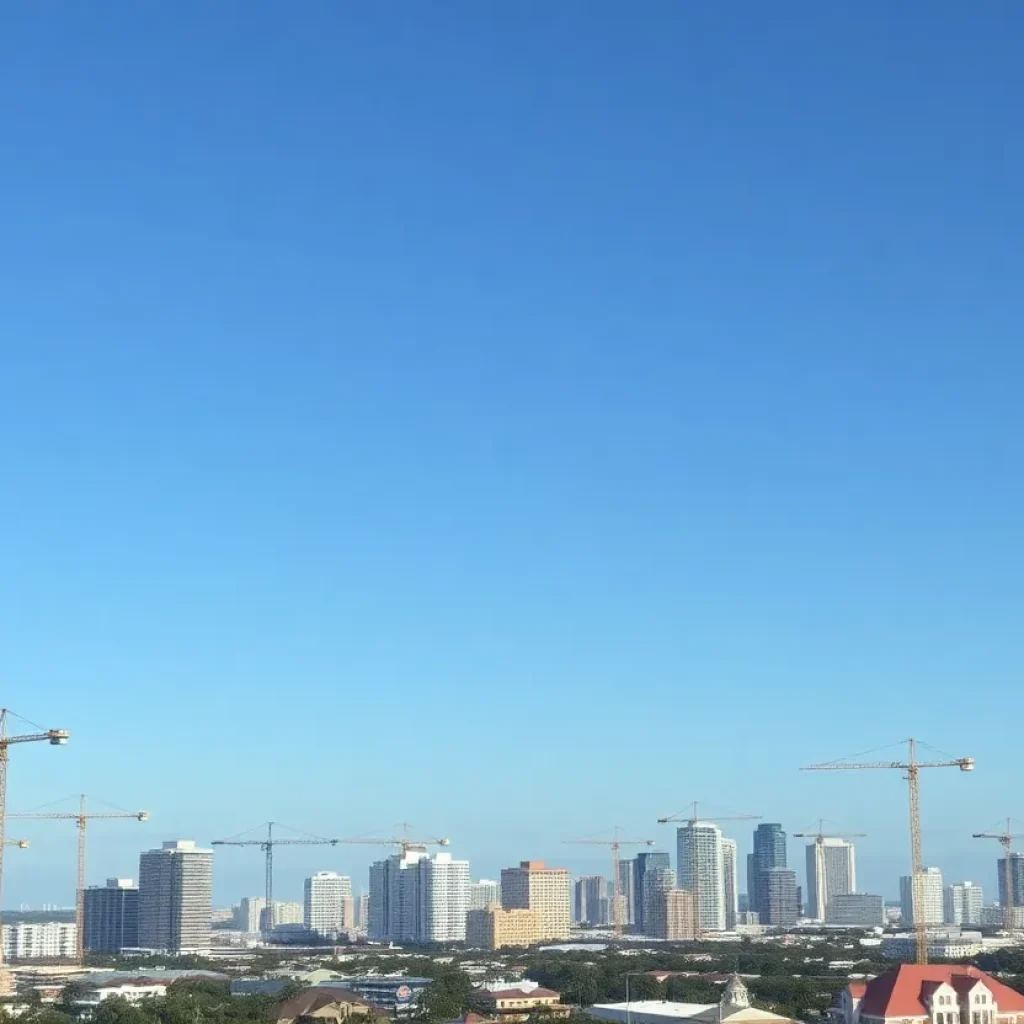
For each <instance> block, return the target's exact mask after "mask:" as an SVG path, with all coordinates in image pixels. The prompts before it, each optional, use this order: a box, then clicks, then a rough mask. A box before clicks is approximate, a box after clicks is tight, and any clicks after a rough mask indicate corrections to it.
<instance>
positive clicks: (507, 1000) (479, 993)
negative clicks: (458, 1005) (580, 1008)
mask: <svg viewBox="0 0 1024 1024" xmlns="http://www.w3.org/2000/svg"><path fill="white" fill-rule="evenodd" d="M561 998H562V997H561V996H560V995H559V993H557V992H554V991H552V990H551V989H549V988H539V987H538V988H530V989H522V988H506V989H501V990H499V991H497V992H492V991H490V990H488V989H477V990H476V991H475V992H474V993H473V994H472V995H471V996H470V1003H471V1004H472V1005H473V1006H474V1007H475V1008H476V1009H477V1010H479V1011H480V1012H481V1013H483V1014H485V1015H486V1016H487V1017H489V1018H490V1019H491V1020H497V1021H524V1020H527V1019H528V1018H529V1017H530V1016H532V1015H533V1014H536V1013H544V1014H545V1015H547V1016H550V1017H568V1016H569V1014H570V1013H571V1012H572V1007H571V1006H566V1005H564V1004H563V1003H562V1001H561Z"/></svg>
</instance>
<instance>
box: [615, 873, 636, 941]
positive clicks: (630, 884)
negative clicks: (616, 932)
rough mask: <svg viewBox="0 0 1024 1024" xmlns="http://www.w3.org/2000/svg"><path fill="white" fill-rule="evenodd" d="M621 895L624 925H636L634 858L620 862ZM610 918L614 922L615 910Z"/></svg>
mask: <svg viewBox="0 0 1024 1024" xmlns="http://www.w3.org/2000/svg"><path fill="white" fill-rule="evenodd" d="M619 895H620V896H621V897H622V923H623V924H625V925H633V924H636V861H635V860H633V859H632V858H628V859H626V860H620V861H619ZM609 916H610V918H611V920H612V922H614V920H615V913H614V908H613V910H612V912H611V913H610V915H609Z"/></svg>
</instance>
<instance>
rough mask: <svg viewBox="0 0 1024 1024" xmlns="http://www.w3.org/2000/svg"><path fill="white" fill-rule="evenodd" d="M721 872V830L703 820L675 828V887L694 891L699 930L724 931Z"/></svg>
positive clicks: (723, 892) (723, 889)
mask: <svg viewBox="0 0 1024 1024" xmlns="http://www.w3.org/2000/svg"><path fill="white" fill-rule="evenodd" d="M695 872H696V877H695V874H694V873H695ZM723 873H724V872H723V870H722V832H721V829H719V828H718V826H717V825H712V824H711V823H710V822H706V821H697V822H693V821H688V822H687V823H686V824H685V825H683V826H682V827H681V828H679V829H677V830H676V876H677V878H678V879H679V888H680V889H688V890H689V891H690V892H691V893H692V892H696V894H697V913H698V915H699V926H700V930H701V931H702V932H720V931H724V930H725V879H724V878H723Z"/></svg>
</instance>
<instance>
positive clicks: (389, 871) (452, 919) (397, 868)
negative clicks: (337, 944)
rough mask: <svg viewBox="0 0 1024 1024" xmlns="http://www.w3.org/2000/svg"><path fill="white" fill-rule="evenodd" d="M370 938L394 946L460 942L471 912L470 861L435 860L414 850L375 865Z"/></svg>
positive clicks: (422, 849)
mask: <svg viewBox="0 0 1024 1024" xmlns="http://www.w3.org/2000/svg"><path fill="white" fill-rule="evenodd" d="M368 911H369V937H370V938H371V939H375V940H378V941H390V942H461V941H464V940H465V938H466V914H467V913H468V911H469V861H466V860H452V857H451V854H450V853H439V854H437V855H436V856H435V857H433V858H431V857H430V856H429V855H428V853H427V850H426V847H423V846H413V847H409V848H408V849H406V850H405V852H404V853H402V854H401V855H400V856H394V857H388V859H387V860H382V861H378V862H377V863H376V864H374V865H372V866H371V867H370V899H369V907H368Z"/></svg>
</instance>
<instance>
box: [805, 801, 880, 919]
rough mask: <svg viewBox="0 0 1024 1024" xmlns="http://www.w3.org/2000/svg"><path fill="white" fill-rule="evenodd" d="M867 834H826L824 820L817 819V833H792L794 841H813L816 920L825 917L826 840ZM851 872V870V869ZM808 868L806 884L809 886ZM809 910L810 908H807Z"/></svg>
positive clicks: (861, 836)
mask: <svg viewBox="0 0 1024 1024" xmlns="http://www.w3.org/2000/svg"><path fill="white" fill-rule="evenodd" d="M866 834H867V833H865V832H826V831H825V819H824V818H819V819H818V831H817V832H794V833H793V838H794V839H813V840H814V853H815V856H814V897H815V905H814V916H815V917H816V918H822V919H823V918H824V915H825V904H826V902H827V900H828V884H827V880H826V877H825V856H824V853H823V852H822V851H823V849H824V846H825V840H826V839H858V838H863V837H864V836H865V835H866ZM851 870H852V868H851ZM810 883H811V878H810V868H808V876H807V884H808V885H810ZM808 909H810V908H808Z"/></svg>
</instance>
